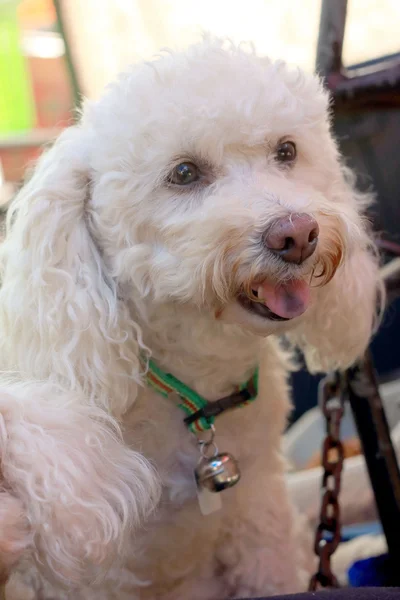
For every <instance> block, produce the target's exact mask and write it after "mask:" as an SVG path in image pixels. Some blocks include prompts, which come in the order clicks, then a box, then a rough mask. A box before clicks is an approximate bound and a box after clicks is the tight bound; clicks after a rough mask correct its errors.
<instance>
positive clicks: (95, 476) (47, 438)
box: [0, 394, 160, 585]
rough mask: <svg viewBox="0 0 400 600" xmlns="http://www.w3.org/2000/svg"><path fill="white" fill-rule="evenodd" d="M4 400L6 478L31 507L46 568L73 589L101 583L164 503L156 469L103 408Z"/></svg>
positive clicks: (1, 441) (37, 549)
mask: <svg viewBox="0 0 400 600" xmlns="http://www.w3.org/2000/svg"><path fill="white" fill-rule="evenodd" d="M2 399H4V396H3V398H2V397H1V394H0V419H1V420H2V421H3V422H2V424H1V426H0V432H1V435H0V450H1V452H2V457H3V474H4V477H5V480H6V481H7V482H8V485H10V487H11V489H12V490H13V493H15V495H16V496H17V497H18V498H20V499H21V501H22V502H23V504H24V506H25V507H26V510H27V515H28V518H29V522H30V524H31V528H32V533H33V535H34V545H33V551H34V555H35V557H36V559H37V562H38V564H39V566H40V568H45V569H46V574H47V576H49V575H53V576H56V577H57V579H58V580H63V581H64V582H68V584H69V585H70V584H81V583H83V582H86V581H91V580H93V579H95V578H98V577H101V576H102V575H103V574H104V573H105V572H106V570H107V569H108V567H109V566H110V565H111V564H112V563H113V562H114V561H115V560H117V559H118V557H120V556H121V555H122V554H123V551H124V545H125V542H127V541H128V540H129V539H130V537H131V536H132V534H133V533H134V531H135V529H138V528H139V527H140V526H141V524H142V523H143V521H144V520H145V519H146V518H147V517H148V516H149V514H150V513H151V511H152V510H153V508H154V507H155V505H156V504H157V502H158V499H159V495H160V486H159V481H158V478H157V475H156V474H155V472H154V470H153V468H152V466H151V465H150V464H149V463H148V462H147V461H146V460H145V459H144V458H143V456H141V455H140V454H139V453H137V452H135V451H133V450H131V449H129V448H128V447H126V446H125V445H124V443H123V441H122V438H121V436H120V434H119V432H118V427H117V426H116V424H115V423H113V421H112V419H111V418H110V417H109V416H108V415H107V414H105V413H104V411H102V410H100V409H98V408H96V407H93V406H88V405H86V406H85V405H83V403H80V402H78V403H77V402H76V399H74V400H71V401H68V398H64V401H63V402H62V401H60V398H57V399H55V400H54V399H53V401H52V402H45V403H44V402H43V398H40V399H38V398H36V399H35V400H37V401H36V402H30V401H28V400H26V398H25V401H24V403H19V400H20V398H18V397H17V398H15V399H14V400H15V401H14V405H13V406H12V407H11V406H10V404H8V403H7V406H6V405H2V402H1V400H2ZM40 400H41V401H40ZM15 407H17V408H15Z"/></svg>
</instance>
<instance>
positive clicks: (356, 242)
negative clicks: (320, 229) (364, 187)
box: [288, 163, 385, 373]
mask: <svg viewBox="0 0 400 600" xmlns="http://www.w3.org/2000/svg"><path fill="white" fill-rule="evenodd" d="M338 166H339V168H340V173H339V174H338V173H337V172H336V173H335V175H336V181H337V182H339V183H336V185H335V198H334V202H335V205H336V206H335V213H336V215H339V214H340V213H342V215H343V216H344V215H345V218H344V220H343V221H342V236H341V237H342V241H341V242H339V247H340V244H341V243H343V240H344V238H347V241H345V242H344V243H343V247H342V248H341V249H340V252H339V255H340V254H341V255H342V256H341V258H342V260H341V262H340V264H339V265H335V268H333V269H332V271H331V273H330V275H329V277H330V276H331V275H332V273H333V272H334V274H333V277H332V278H331V279H330V280H329V281H328V283H326V284H325V285H321V286H318V280H314V281H315V284H316V285H317V287H315V289H313V290H312V292H313V302H312V306H311V307H310V309H309V310H308V311H307V313H306V314H305V315H304V318H303V320H302V321H301V323H300V324H299V326H298V327H297V328H296V329H295V330H294V331H292V332H291V333H290V335H289V336H288V337H289V340H290V341H291V342H292V343H293V344H294V345H296V346H297V347H299V348H300V349H301V350H302V352H303V354H304V357H305V360H306V364H307V368H308V370H309V371H310V372H311V373H318V372H327V371H331V370H335V369H344V368H346V367H348V366H350V365H351V364H352V363H353V362H354V361H355V360H356V359H357V358H359V357H361V356H362V354H363V353H364V351H365V349H366V348H367V346H368V344H369V341H370V339H371V336H372V334H373V333H374V331H375V330H376V328H377V326H378V324H379V322H380V317H381V314H382V311H383V307H384V302H385V292H384V286H383V282H382V280H381V278H380V275H379V259H378V252H377V249H376V246H375V244H374V241H373V238H372V235H371V231H370V229H371V228H370V224H369V222H368V221H367V220H366V219H365V217H364V216H363V213H364V211H365V208H366V206H367V205H368V204H369V203H370V200H371V199H370V198H369V197H368V196H367V195H364V194H360V193H359V192H357V191H356V189H355V187H354V181H353V175H352V174H351V173H350V172H349V171H347V169H344V168H342V167H340V165H339V163H338ZM339 237H340V236H339ZM328 243H329V242H328ZM335 269H336V270H335ZM329 277H328V279H329Z"/></svg>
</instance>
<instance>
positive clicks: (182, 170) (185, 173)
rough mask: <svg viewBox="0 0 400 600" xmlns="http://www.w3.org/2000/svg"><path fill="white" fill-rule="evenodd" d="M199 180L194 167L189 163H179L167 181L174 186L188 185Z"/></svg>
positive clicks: (197, 171)
mask: <svg viewBox="0 0 400 600" xmlns="http://www.w3.org/2000/svg"><path fill="white" fill-rule="evenodd" d="M199 178H200V173H199V170H198V168H197V167H196V165H194V164H193V163H191V162H184V163H180V164H179V165H178V166H177V167H175V168H174V170H173V171H172V173H171V174H170V176H169V178H168V180H169V182H170V183H175V184H176V185H188V184H189V183H193V182H194V181H197V180H198V179H199Z"/></svg>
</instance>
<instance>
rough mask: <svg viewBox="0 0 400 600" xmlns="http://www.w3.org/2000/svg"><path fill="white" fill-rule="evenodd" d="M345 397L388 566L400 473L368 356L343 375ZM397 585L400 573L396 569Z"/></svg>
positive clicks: (398, 513) (399, 536)
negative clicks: (363, 464) (381, 534)
mask: <svg viewBox="0 0 400 600" xmlns="http://www.w3.org/2000/svg"><path fill="white" fill-rule="evenodd" d="M346 377H347V384H348V395H349V401H350V405H351V409H352V411H353V415H354V419H355V422H356V426H357V429H358V434H359V436H360V440H361V443H362V447H363V451H364V456H365V460H366V464H367V468H368V473H369V477H370V480H371V484H372V488H373V490H374V494H375V501H376V505H377V509H378V513H379V518H380V520H381V523H382V527H383V531H384V533H385V536H386V540H387V545H388V550H389V555H390V559H391V563H392V564H393V562H394V563H395V564H397V565H399V564H400V471H399V466H398V463H397V458H396V454H395V451H394V448H393V444H392V440H391V438H390V431H389V426H388V423H387V419H386V415H385V410H384V406H383V403H382V399H381V396H380V394H379V387H378V383H377V378H376V374H375V370H374V367H373V362H372V359H371V355H370V353H369V352H368V353H367V354H366V355H365V357H364V359H363V360H361V361H359V362H358V363H357V364H356V365H355V366H354V367H351V368H350V369H349V370H348V371H347V372H346ZM396 578H397V581H398V583H397V585H399V584H400V570H399V569H398V568H397V570H396Z"/></svg>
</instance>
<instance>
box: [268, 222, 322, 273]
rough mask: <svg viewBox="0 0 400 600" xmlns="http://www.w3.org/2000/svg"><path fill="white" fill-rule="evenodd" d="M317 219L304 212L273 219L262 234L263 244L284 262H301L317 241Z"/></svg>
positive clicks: (309, 253)
mask: <svg viewBox="0 0 400 600" xmlns="http://www.w3.org/2000/svg"><path fill="white" fill-rule="evenodd" d="M318 234H319V228H318V223H317V221H316V220H315V219H314V218H313V217H312V216H311V215H307V214H306V213H299V214H292V215H288V216H287V217H282V218H281V219H278V220H277V221H274V222H273V223H272V225H271V226H270V227H269V228H268V229H267V231H266V232H265V234H264V244H265V245H266V247H267V248H268V250H271V252H273V253H274V254H276V255H278V256H280V258H282V260H285V261H286V262H292V263H297V264H301V263H302V262H303V261H305V260H306V259H307V258H309V257H310V256H311V255H312V254H313V252H314V250H315V248H316V247H317V243H318Z"/></svg>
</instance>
